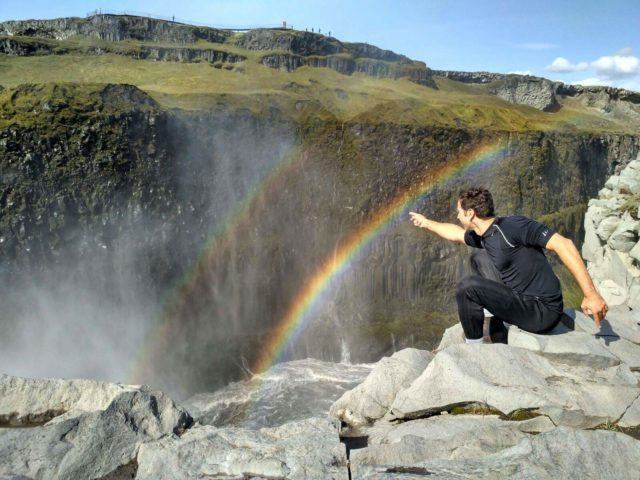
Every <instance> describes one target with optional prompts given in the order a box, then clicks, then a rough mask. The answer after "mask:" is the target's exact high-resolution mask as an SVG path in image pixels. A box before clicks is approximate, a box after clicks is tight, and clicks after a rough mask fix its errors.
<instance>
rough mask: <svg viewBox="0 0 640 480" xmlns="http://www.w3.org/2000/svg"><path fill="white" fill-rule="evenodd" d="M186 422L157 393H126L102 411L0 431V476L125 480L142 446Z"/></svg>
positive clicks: (181, 412)
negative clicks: (44, 423) (110, 479)
mask: <svg viewBox="0 0 640 480" xmlns="http://www.w3.org/2000/svg"><path fill="white" fill-rule="evenodd" d="M191 422H192V419H191V417H190V416H189V414H188V413H186V412H185V411H184V410H183V409H181V408H179V407H176V406H175V404H174V403H173V401H172V400H171V399H170V398H169V397H167V396H166V395H164V394H163V393H162V392H154V391H150V390H148V389H145V388H143V389H140V390H136V391H127V392H124V393H122V394H121V395H119V396H118V397H116V398H115V399H114V400H113V402H111V404H110V405H109V406H108V407H107V408H106V409H105V410H104V411H94V412H89V413H82V414H80V415H79V416H78V417H75V418H68V419H67V420H64V421H58V422H55V423H50V424H47V425H44V426H39V427H32V428H8V429H0V431H2V433H1V434H0V459H2V461H0V475H9V474H12V475H25V476H27V477H30V478H38V479H49V478H55V479H60V480H76V479H80V478H131V473H132V472H135V461H136V455H137V453H138V448H139V447H140V445H141V444H142V443H144V442H148V441H152V440H155V439H158V438H161V437H168V436H175V435H174V434H176V433H180V432H181V431H183V430H184V429H185V428H187V427H188V426H190V425H191ZM127 475H128V477H127Z"/></svg>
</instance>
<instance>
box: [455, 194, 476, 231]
mask: <svg viewBox="0 0 640 480" xmlns="http://www.w3.org/2000/svg"><path fill="white" fill-rule="evenodd" d="M456 210H457V212H458V214H457V215H456V218H457V219H458V221H459V222H460V225H462V227H463V228H464V229H465V230H468V229H469V228H471V220H473V209H469V210H463V208H462V206H461V205H460V200H458V204H457V205H456Z"/></svg>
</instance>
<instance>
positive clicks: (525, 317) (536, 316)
mask: <svg viewBox="0 0 640 480" xmlns="http://www.w3.org/2000/svg"><path fill="white" fill-rule="evenodd" d="M471 269H472V271H473V273H474V274H473V275H470V276H468V277H465V278H463V279H462V280H461V281H460V283H458V290H457V292H456V300H457V302H458V315H459V317H460V323H461V324H462V329H463V330H464V334H465V336H466V337H467V338H469V339H479V338H482V336H483V335H482V333H483V332H482V327H483V324H484V310H483V309H484V308H486V309H487V310H489V312H491V313H492V314H493V315H494V317H493V318H492V319H491V323H490V329H489V334H490V335H491V338H492V339H494V338H497V339H500V340H502V339H506V333H507V329H506V327H505V326H504V324H503V322H508V323H510V324H512V325H517V326H518V327H520V328H521V329H522V330H526V331H527V332H532V333H545V332H547V331H549V330H551V329H553V327H555V326H556V325H557V324H558V322H559V321H560V318H561V316H562V312H557V311H554V310H551V309H549V308H548V307H547V306H546V305H544V304H543V303H542V301H541V300H538V299H536V298H535V297H528V296H527V297H524V296H522V295H518V294H517V293H515V292H514V291H513V290H511V289H510V288H509V287H507V286H506V285H505V284H504V283H502V280H501V278H500V274H499V273H498V270H497V269H496V268H495V265H494V264H493V262H492V261H491V258H489V255H488V254H487V252H486V251H485V250H484V249H474V251H473V253H472V254H471ZM500 340H499V341H500Z"/></svg>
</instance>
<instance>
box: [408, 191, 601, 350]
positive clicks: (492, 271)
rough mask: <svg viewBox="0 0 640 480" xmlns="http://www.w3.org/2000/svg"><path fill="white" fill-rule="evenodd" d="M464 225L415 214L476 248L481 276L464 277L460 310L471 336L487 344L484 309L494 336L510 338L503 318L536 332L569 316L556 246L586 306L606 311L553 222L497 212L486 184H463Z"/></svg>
mask: <svg viewBox="0 0 640 480" xmlns="http://www.w3.org/2000/svg"><path fill="white" fill-rule="evenodd" d="M457 212H458V215H457V217H458V221H459V222H460V223H461V224H462V227H459V226H458V225H454V224H451V223H440V222H435V221H433V220H429V219H427V218H425V217H424V216H423V215H420V214H419V213H415V212H410V216H411V221H412V222H413V224H414V225H415V226H417V227H420V228H426V229H427V230H430V231H432V232H434V233H436V234H437V235H439V236H441V237H442V238H444V239H446V240H450V241H452V242H458V243H465V244H467V245H469V246H471V247H474V250H473V253H472V254H471V268H472V270H473V272H474V275H470V276H468V277H466V278H463V279H462V280H461V281H460V283H459V284H458V289H457V292H456V300H457V303H458V316H459V317H460V323H461V324H462V329H463V330H464V335H465V340H466V342H467V343H482V341H483V325H484V318H485V316H488V317H493V318H491V320H490V331H489V334H490V337H491V339H492V341H493V342H503V343H506V338H507V329H506V327H505V326H504V323H503V322H508V323H510V324H513V325H517V326H518V327H520V328H521V329H523V330H526V331H528V332H532V333H546V332H548V331H550V330H551V329H553V328H554V327H555V326H556V325H557V324H558V323H559V322H560V318H561V316H562V309H563V302H562V291H561V289H560V281H559V280H558V277H556V275H555V274H554V273H553V270H552V269H551V265H550V264H549V261H548V260H547V257H546V256H545V254H544V252H543V248H546V249H547V250H551V251H553V252H555V253H556V254H557V255H558V257H560V260H562V262H563V263H564V264H565V265H566V267H567V268H568V269H569V271H570V272H571V273H572V275H573V276H574V277H575V279H576V281H577V282H578V284H579V285H580V288H581V289H582V292H583V293H584V299H583V300H582V305H581V308H582V311H583V312H584V313H585V315H593V319H594V321H595V323H596V325H597V326H598V327H599V326H600V321H601V320H602V319H603V318H604V316H605V315H606V313H607V309H608V307H607V304H606V302H605V301H604V299H603V298H602V297H601V296H600V294H599V293H598V291H597V290H596V288H595V286H594V285H593V281H592V280H591V277H590V275H589V273H588V272H587V269H586V268H585V266H584V262H583V261H582V257H581V256H580V253H579V252H578V250H577V249H576V247H575V245H574V244H573V242H572V241H571V239H568V238H566V237H563V236H562V235H560V234H559V233H556V232H555V231H554V230H553V229H551V228H549V227H547V226H545V225H543V224H541V223H540V222H537V221H535V220H532V219H530V218H527V217H524V216H521V215H513V216H506V217H496V216H495V212H494V207H493V198H492V196H491V193H490V192H489V191H488V190H487V189H485V188H475V187H474V188H470V189H468V190H463V191H462V192H460V195H459V196H458V202H457Z"/></svg>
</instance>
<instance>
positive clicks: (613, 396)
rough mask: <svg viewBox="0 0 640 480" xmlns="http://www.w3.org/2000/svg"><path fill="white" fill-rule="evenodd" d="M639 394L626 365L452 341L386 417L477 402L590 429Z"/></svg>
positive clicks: (405, 416) (615, 414) (611, 419)
mask: <svg viewBox="0 0 640 480" xmlns="http://www.w3.org/2000/svg"><path fill="white" fill-rule="evenodd" d="M639 394H640V387H639V386H638V381H637V379H636V377H635V376H634V375H633V373H632V372H631V371H630V370H629V367H628V366H626V365H624V364H621V365H617V366H614V367H609V368H604V369H594V368H590V367H584V366H571V365H566V364H564V363H560V362H556V361H552V360H550V359H548V358H545V357H544V356H541V355H538V354H537V353H535V352H532V351H529V350H526V349H522V348H514V347H511V346H507V345H501V344H495V345H482V344H480V345H453V346H451V347H449V348H447V349H445V350H443V351H441V352H439V353H438V354H437V355H436V356H435V358H434V359H433V360H432V361H431V363H430V364H429V366H428V367H427V369H426V370H425V371H424V373H423V374H422V375H420V376H419V377H418V378H417V379H416V380H414V382H413V383H412V384H411V386H410V387H409V388H407V389H405V390H403V391H401V392H400V393H398V395H397V396H396V398H395V400H394V402H393V404H392V406H391V409H390V411H389V418H397V419H411V418H418V417H424V416H430V415H433V414H436V413H439V412H442V411H448V410H450V409H451V408H452V407H455V406H458V405H466V404H470V403H481V404H485V405H488V406H489V407H491V408H493V409H496V410H497V411H499V412H501V413H503V414H509V413H511V412H514V411H515V410H519V409H531V410H534V411H536V412H538V413H542V414H546V415H548V416H549V417H550V418H551V419H552V420H553V422H554V423H555V424H556V425H570V426H578V427H582V428H588V427H594V426H597V425H599V424H602V423H604V422H607V421H609V422H615V421H617V420H618V419H619V418H620V417H621V416H622V415H623V413H624V412H625V410H626V409H627V408H628V407H629V406H630V405H631V404H632V402H633V401H634V400H635V399H636V397H637V396H638V395H639Z"/></svg>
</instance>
